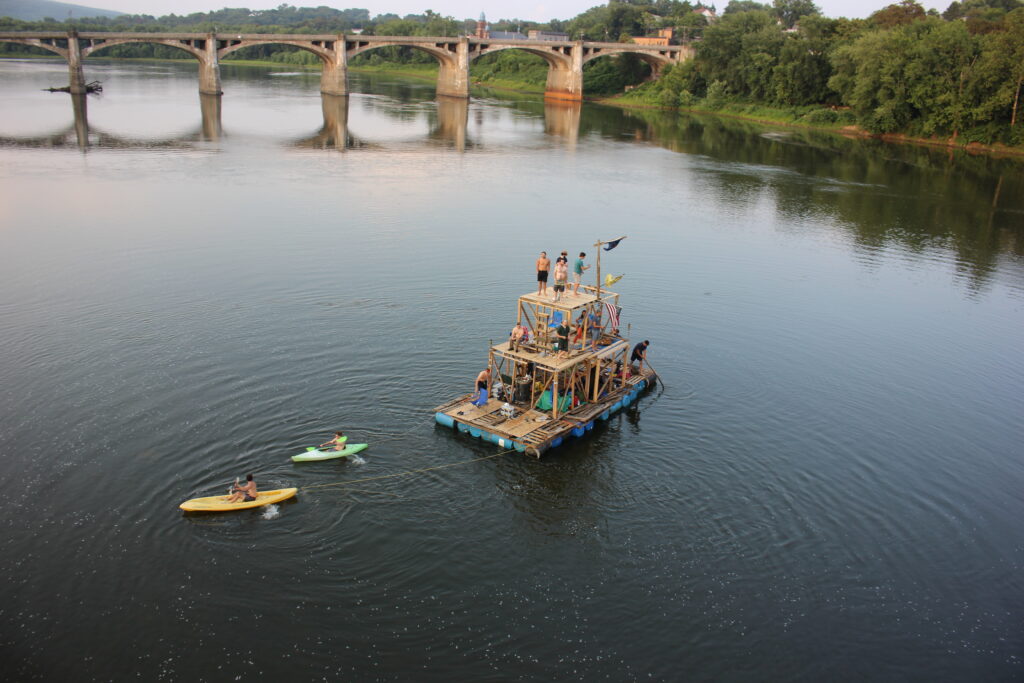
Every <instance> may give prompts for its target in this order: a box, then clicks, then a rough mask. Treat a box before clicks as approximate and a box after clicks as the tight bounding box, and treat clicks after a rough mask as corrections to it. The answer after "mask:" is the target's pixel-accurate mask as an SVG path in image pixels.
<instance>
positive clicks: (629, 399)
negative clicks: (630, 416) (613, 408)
mask: <svg viewBox="0 0 1024 683" xmlns="http://www.w3.org/2000/svg"><path fill="white" fill-rule="evenodd" d="M632 402H633V394H626V395H625V396H623V397H622V407H623V408H625V407H626V406H628V405H629V404H630V403H632Z"/></svg>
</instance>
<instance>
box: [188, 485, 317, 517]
mask: <svg viewBox="0 0 1024 683" xmlns="http://www.w3.org/2000/svg"><path fill="white" fill-rule="evenodd" d="M297 492H298V489H274V490H272V491H260V492H259V493H257V494H256V500H248V501H246V500H240V501H238V502H237V503H229V502H227V499H228V497H227V496H223V495H222V496H207V497H206V498H193V499H192V500H186V501H185V502H184V503H182V504H181V505H180V506H179V507H180V508H181V509H182V510H184V511H186V512H230V511H231V510H246V509H248V508H258V507H262V506H264V505H270V504H271V503H278V502H280V501H282V500H288V499H289V498H291V497H292V496H294V495H295V494H296V493H297Z"/></svg>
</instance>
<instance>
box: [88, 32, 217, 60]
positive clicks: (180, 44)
mask: <svg viewBox="0 0 1024 683" xmlns="http://www.w3.org/2000/svg"><path fill="white" fill-rule="evenodd" d="M191 42H192V41H181V40H170V39H167V38H145V37H139V38H110V39H109V40H103V41H102V42H93V43H92V44H90V45H86V46H84V47H83V48H82V58H83V59H84V58H86V57H89V56H90V55H94V54H96V53H97V52H101V51H103V50H105V49H107V48H108V47H114V46H115V45H129V44H132V43H149V44H151V45H165V46H167V47H174V48H177V49H179V50H183V51H185V52H187V53H189V54H190V55H192V56H193V57H195V58H196V59H198V60H199V61H200V62H202V61H203V57H204V56H205V55H204V54H203V52H202V51H201V50H197V49H196V48H195V47H193V46H192V45H191V44H190V43H191Z"/></svg>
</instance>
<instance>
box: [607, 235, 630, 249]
mask: <svg viewBox="0 0 1024 683" xmlns="http://www.w3.org/2000/svg"><path fill="white" fill-rule="evenodd" d="M624 239H626V238H625V237H620V238H619V239H617V240H612V241H611V242H606V243H605V245H604V250H605V251H611V250H612V249H614V248H615V247H617V246H619V242H621V241H622V240H624Z"/></svg>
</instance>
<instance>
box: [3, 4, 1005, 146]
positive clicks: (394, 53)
mask: <svg viewBox="0 0 1024 683" xmlns="http://www.w3.org/2000/svg"><path fill="white" fill-rule="evenodd" d="M26 1H28V0H26ZM884 1H885V0H879V2H884ZM70 29H74V30H78V31H80V32H86V31H121V32H130V33H136V34H139V33H142V34H144V33H150V32H190V33H193V32H194V33H207V32H211V31H212V32H216V33H235V32H238V33H258V34H263V35H267V34H270V35H273V34H338V33H346V34H354V33H356V34H358V33H362V34H365V35H378V36H399V37H400V36H418V37H423V36H450V37H454V36H473V35H483V36H488V35H490V36H492V37H497V36H505V37H513V38H517V39H520V38H527V37H528V36H527V34H529V33H530V32H532V31H534V30H538V31H544V32H547V35H548V36H551V37H554V38H556V39H558V40H572V41H576V40H582V41H612V42H618V43H630V42H638V43H639V42H643V43H644V44H646V45H657V44H672V43H676V44H686V45H689V46H690V47H691V48H692V57H691V58H689V59H687V60H686V61H683V62H679V63H664V62H659V63H657V64H655V63H651V62H647V61H644V60H645V59H650V58H651V57H650V55H639V54H634V53H630V52H623V53H621V54H614V55H607V56H600V57H598V58H596V59H592V60H591V61H587V62H586V63H584V64H583V66H582V68H583V94H584V96H585V99H586V100H588V101H593V102H600V103H602V104H606V105H610V106H615V107H624V108H634V109H636V108H644V109H652V110H654V109H658V110H662V111H665V112H677V115H678V116H683V115H685V114H687V113H699V114H710V115H715V116H724V117H731V118H740V119H745V120H749V121H755V122H759V123H762V124H771V125H779V126H791V127H799V128H807V129H814V130H822V131H831V132H836V133H839V134H841V135H845V136H859V137H871V138H873V139H879V140H885V141H891V142H907V143H912V144H921V145H929V146H933V147H944V148H949V149H962V150H965V151H968V152H971V153H976V152H985V153H990V154H998V155H1013V156H1020V155H1022V154H1024V0H952V2H950V4H949V6H948V7H947V8H946V10H945V11H943V12H941V13H940V12H939V11H938V10H935V9H931V10H925V8H924V7H923V6H922V5H921V4H919V2H918V1H917V0H898V2H895V3H893V4H890V5H887V6H884V7H881V8H880V9H878V10H876V11H874V12H873V13H871V14H870V15H869V16H867V18H865V19H846V18H831V17H826V16H824V15H822V13H821V9H820V8H819V7H818V6H817V5H815V4H814V1H813V0H766V1H764V2H758V1H757V0H728V2H726V4H725V7H724V8H722V9H720V10H718V9H715V8H714V6H711V7H708V6H705V5H704V4H702V2H699V1H697V2H694V1H691V0H608V2H607V3H606V4H602V5H597V6H594V7H591V8H590V9H588V10H586V11H584V12H582V13H580V14H578V15H577V16H575V17H573V18H571V19H567V20H561V19H552V20H550V21H548V22H543V23H542V22H534V21H520V20H518V19H516V20H507V19H501V20H499V21H491V22H488V21H487V20H486V19H485V18H484V17H481V18H480V20H479V21H478V20H476V19H472V18H466V19H456V18H455V17H451V16H444V15H441V14H438V13H437V12H434V11H431V10H426V11H424V13H422V14H407V15H405V16H398V15H397V14H393V13H385V14H378V15H376V16H371V15H370V12H369V11H368V10H365V9H345V10H338V9H333V8H329V7H324V6H321V7H295V6H292V5H288V4H284V5H280V6H279V7H277V8H276V9H269V10H255V11H253V10H249V9H245V8H225V9H221V10H216V11H211V12H197V13H194V14H189V15H182V16H179V15H175V14H170V15H167V16H162V17H153V16H149V15H142V14H132V15H119V16H115V17H95V18H85V19H74V20H71V19H69V20H67V21H57V20H55V19H52V18H47V19H42V20H28V19H17V18H10V17H0V30H2V31H67V30H70ZM496 32H503V33H496ZM535 37H536V36H535ZM659 41H663V42H659ZM33 54H34V55H41V54H44V50H43V49H42V48H40V47H37V46H30V45H21V44H17V43H0V55H9V56H29V55H33ZM102 54H103V56H104V57H109V58H133V59H139V58H143V59H145V58H164V59H175V58H177V59H182V58H184V59H188V57H187V56H185V55H184V54H183V53H182V52H181V51H180V50H179V49H178V48H177V47H175V46H171V45H163V44H157V43H147V42H140V43H131V44H117V45H111V46H109V47H105V48H103V53H102ZM222 64H223V65H224V66H225V67H227V66H228V65H229V64H235V65H238V66H242V65H245V64H259V65H261V66H265V65H267V64H270V65H272V66H279V67H281V68H284V69H294V70H299V69H302V70H305V69H307V68H310V70H315V69H317V68H319V57H318V56H317V55H315V54H313V53H312V52H310V51H308V50H304V49H303V48H302V47H301V46H299V45H287V44H279V43H273V42H267V43H257V44H253V45H248V46H246V47H242V48H241V49H239V50H238V51H237V52H234V53H233V54H232V55H231V58H228V59H225V60H224V61H222ZM349 68H351V69H353V70H354V71H364V72H367V73H371V72H380V73H391V74H395V75H401V76H409V77H412V78H434V77H435V74H436V73H437V64H436V61H435V58H434V57H433V56H431V55H429V54H427V53H425V52H423V51H422V50H420V49H417V48H416V47H414V46H408V45H405V46H403V45H388V46H381V47H378V48H375V49H374V50H372V51H369V52H365V53H362V54H359V55H356V56H355V57H353V58H352V59H351V60H350V62H349ZM547 73H548V65H547V63H546V62H545V61H544V58H543V57H542V56H540V55H538V54H532V53H529V52H526V51H524V50H520V49H509V50H500V51H496V52H493V53H490V54H485V55H483V56H481V57H479V58H478V59H476V60H474V61H473V64H472V71H471V74H470V78H471V80H472V84H473V85H474V86H478V87H479V86H483V87H490V88H494V89H500V90H506V91H510V92H519V93H541V92H543V90H544V86H545V82H546V80H547ZM655 76H656V78H655ZM669 115H670V114H669Z"/></svg>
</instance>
